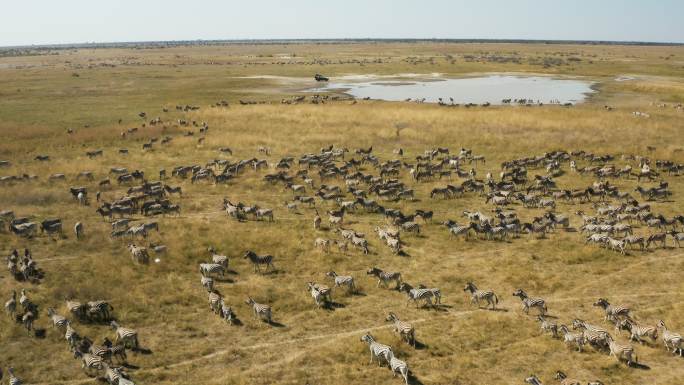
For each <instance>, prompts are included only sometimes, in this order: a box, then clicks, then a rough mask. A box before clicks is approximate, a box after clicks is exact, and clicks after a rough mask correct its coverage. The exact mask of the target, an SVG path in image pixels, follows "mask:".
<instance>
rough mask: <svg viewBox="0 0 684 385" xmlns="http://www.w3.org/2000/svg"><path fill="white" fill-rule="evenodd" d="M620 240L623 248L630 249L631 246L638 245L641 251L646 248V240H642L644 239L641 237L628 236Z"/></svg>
mask: <svg viewBox="0 0 684 385" xmlns="http://www.w3.org/2000/svg"><path fill="white" fill-rule="evenodd" d="M622 240H623V241H624V242H625V246H626V245H629V248H630V249H632V245H639V248H640V249H641V250H642V251H643V250H644V248H645V247H646V240H645V239H644V237H641V236H637V235H630V236H627V237H624V238H622Z"/></svg>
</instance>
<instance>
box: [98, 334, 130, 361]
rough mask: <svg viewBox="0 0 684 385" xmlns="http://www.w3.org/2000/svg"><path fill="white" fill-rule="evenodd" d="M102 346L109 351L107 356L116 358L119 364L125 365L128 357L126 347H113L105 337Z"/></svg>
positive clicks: (118, 345)
mask: <svg viewBox="0 0 684 385" xmlns="http://www.w3.org/2000/svg"><path fill="white" fill-rule="evenodd" d="M102 345H104V346H106V347H107V348H108V349H109V356H110V357H112V358H113V357H116V358H117V359H118V361H119V362H122V363H126V361H127V359H128V357H127V356H126V346H125V345H123V344H116V345H114V344H113V343H112V341H110V340H109V338H107V337H105V338H104V340H103V341H102Z"/></svg>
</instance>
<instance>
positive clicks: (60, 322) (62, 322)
mask: <svg viewBox="0 0 684 385" xmlns="http://www.w3.org/2000/svg"><path fill="white" fill-rule="evenodd" d="M47 314H48V318H50V320H51V321H52V327H53V328H60V329H61V328H63V327H66V324H67V319H66V318H65V317H63V316H61V315H59V314H57V312H56V311H55V309H53V308H51V307H50V308H48V309H47Z"/></svg>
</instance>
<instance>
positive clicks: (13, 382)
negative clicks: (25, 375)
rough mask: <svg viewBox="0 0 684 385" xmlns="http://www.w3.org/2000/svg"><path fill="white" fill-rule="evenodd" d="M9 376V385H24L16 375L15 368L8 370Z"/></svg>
mask: <svg viewBox="0 0 684 385" xmlns="http://www.w3.org/2000/svg"><path fill="white" fill-rule="evenodd" d="M7 374H8V375H9V385H22V384H23V383H24V382H23V381H22V380H20V379H19V377H17V376H16V375H15V374H14V368H13V367H11V366H10V367H9V368H8V369H7ZM0 379H1V378H0Z"/></svg>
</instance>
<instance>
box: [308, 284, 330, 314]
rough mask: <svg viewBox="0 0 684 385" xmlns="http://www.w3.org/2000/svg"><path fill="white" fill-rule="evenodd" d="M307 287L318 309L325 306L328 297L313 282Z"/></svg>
mask: <svg viewBox="0 0 684 385" xmlns="http://www.w3.org/2000/svg"><path fill="white" fill-rule="evenodd" d="M306 285H307V287H308V289H309V292H310V293H311V297H313V300H314V303H315V304H316V307H319V308H320V307H321V305H324V304H325V302H326V299H325V298H326V297H325V296H324V295H323V293H321V292H320V291H319V290H318V289H317V288H316V287H315V285H314V283H313V282H307V284H306Z"/></svg>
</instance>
